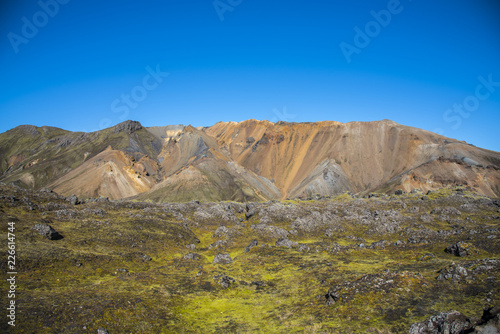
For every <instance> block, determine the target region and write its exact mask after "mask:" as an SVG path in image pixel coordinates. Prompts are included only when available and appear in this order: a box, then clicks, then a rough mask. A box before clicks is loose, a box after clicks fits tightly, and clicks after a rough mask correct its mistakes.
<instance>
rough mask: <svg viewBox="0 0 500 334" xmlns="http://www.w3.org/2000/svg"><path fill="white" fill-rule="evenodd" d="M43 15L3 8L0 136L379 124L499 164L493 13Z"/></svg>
mask: <svg viewBox="0 0 500 334" xmlns="http://www.w3.org/2000/svg"><path fill="white" fill-rule="evenodd" d="M55 1H56V0H41V3H42V5H41V4H40V3H39V2H38V1H28V0H25V1H17V0H4V1H2V4H1V5H0V38H1V39H0V63H1V67H0V71H1V72H0V73H1V81H0V92H1V93H0V117H1V118H0V120H1V122H0V132H3V131H6V130H8V129H10V128H13V127H15V126H17V125H20V124H34V125H38V126H41V125H51V126H57V127H61V128H64V129H68V130H73V131H76V130H83V131H92V130H97V129H100V128H103V127H107V126H111V125H114V124H116V123H119V122H121V121H122V120H124V119H133V120H138V121H140V122H141V123H142V124H143V125H145V126H153V125H166V124H192V125H195V126H201V125H203V126H208V125H212V124H214V123H216V122H218V121H242V120H245V119H250V118H255V119H268V120H271V121H277V120H286V121H295V122H303V121H320V120H335V121H340V122H349V121H371V120H381V119H386V118H387V119H392V120H394V121H396V122H398V123H401V124H404V125H409V126H415V127H419V128H424V129H427V130H430V131H438V132H440V133H442V134H444V135H446V136H449V137H452V138H457V139H460V140H466V141H467V142H469V143H472V144H474V145H476V146H480V147H484V148H488V149H492V150H496V151H500V131H499V128H500V2H499V1H496V0H469V1H465V0H442V1H435V0H434V1H433V0H413V1H411V0H400V1H399V5H398V1H397V0H390V1H358V0H336V1H332V0H308V1H305V0H303V1H291V0H287V1H268V0H265V1H264V0H242V1H241V0H218V1H217V2H214V1H213V0H203V1H201V0H200V1H197V0H191V1H190V0H147V1H139V0H120V1H114V0H108V1H102V0H101V1H94V0H86V1H82V0H59V1H60V2H61V3H63V4H59V5H58V7H59V8H56V7H55V6H54V3H58V2H55ZM214 3H215V5H216V6H215V5H214ZM43 4H45V5H43ZM43 7H45V9H44V8H43ZM216 7H217V8H216ZM372 11H373V12H372ZM381 11H382V12H381ZM372 13H379V14H377V15H379V17H378V20H379V21H378V23H376V22H377V21H376V19H375V17H374V16H373V14H372ZM387 14H389V15H390V21H389V16H388V15H387ZM377 15H375V16H377ZM356 27H357V28H359V29H356ZM33 28H35V29H36V30H33ZM357 31H361V32H362V34H363V35H364V36H363V35H359V36H357V35H358V32H357ZM367 32H368V35H365V34H366V33H367ZM367 38H368V39H369V40H367ZM343 50H344V51H343ZM346 50H347V51H346ZM353 50H355V51H353ZM346 55H347V57H346ZM348 58H349V60H350V62H348V61H347V60H348ZM157 70H159V71H160V72H161V73H160V74H156V75H155V76H156V79H157V80H155V77H154V76H151V75H150V74H149V73H150V72H155V71H157ZM166 72H168V73H169V75H168V76H167V75H166V74H165V73H166ZM479 77H482V78H483V79H482V81H484V82H486V84H485V83H482V81H481V80H480V79H479ZM488 81H490V83H488ZM486 86H488V87H486ZM127 95H128V97H127ZM464 103H466V104H468V105H467V108H468V109H469V110H470V111H467V110H466V109H463V110H462V111H460V109H458V108H457V109H456V110H454V109H453V105H454V104H458V105H460V104H464Z"/></svg>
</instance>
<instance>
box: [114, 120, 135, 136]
mask: <svg viewBox="0 0 500 334" xmlns="http://www.w3.org/2000/svg"><path fill="white" fill-rule="evenodd" d="M140 129H142V125H141V123H139V122H137V121H131V120H128V121H125V122H121V123H119V124H117V125H115V126H114V127H113V132H114V133H119V132H125V133H128V134H132V133H134V132H136V131H139V130H140Z"/></svg>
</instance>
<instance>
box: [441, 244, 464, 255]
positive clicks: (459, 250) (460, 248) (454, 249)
mask: <svg viewBox="0 0 500 334" xmlns="http://www.w3.org/2000/svg"><path fill="white" fill-rule="evenodd" d="M445 252H446V253H450V254H452V255H455V256H460V257H462V256H467V255H469V252H468V251H467V248H465V247H464V245H463V243H462V242H457V243H456V244H453V245H450V246H448V247H446V249H445Z"/></svg>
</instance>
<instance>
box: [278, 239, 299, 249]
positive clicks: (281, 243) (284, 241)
mask: <svg viewBox="0 0 500 334" xmlns="http://www.w3.org/2000/svg"><path fill="white" fill-rule="evenodd" d="M297 245H298V243H297V242H294V241H291V240H290V239H288V238H279V239H278V240H276V247H287V248H292V247H293V246H297Z"/></svg>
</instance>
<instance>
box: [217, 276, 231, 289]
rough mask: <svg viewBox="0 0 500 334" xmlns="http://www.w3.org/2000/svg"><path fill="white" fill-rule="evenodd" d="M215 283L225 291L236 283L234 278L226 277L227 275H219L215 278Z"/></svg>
mask: <svg viewBox="0 0 500 334" xmlns="http://www.w3.org/2000/svg"><path fill="white" fill-rule="evenodd" d="M214 281H216V282H217V284H219V285H220V286H222V287H223V288H224V289H227V288H229V286H230V285H231V284H232V283H234V282H236V281H235V279H234V278H232V277H229V276H226V275H217V276H214Z"/></svg>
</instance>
